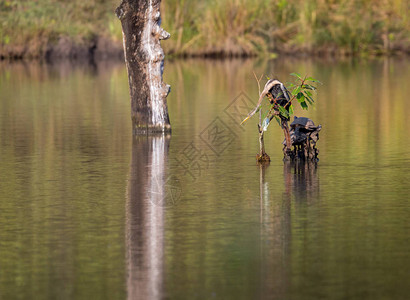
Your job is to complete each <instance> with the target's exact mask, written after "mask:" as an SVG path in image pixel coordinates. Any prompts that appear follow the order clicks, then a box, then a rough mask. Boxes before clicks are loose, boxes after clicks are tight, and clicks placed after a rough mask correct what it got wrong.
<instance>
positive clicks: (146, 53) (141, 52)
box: [115, 0, 171, 134]
mask: <svg viewBox="0 0 410 300" xmlns="http://www.w3.org/2000/svg"><path fill="white" fill-rule="evenodd" d="M160 4H161V0H122V2H121V4H120V5H119V6H118V8H117V9H116V11H115V13H116V15H117V17H118V18H119V19H120V20H121V24H122V33H123V39H124V41H123V42H124V55H125V64H126V67H127V71H128V82H129V87H130V96H131V117H132V125H133V133H134V134H147V133H155V132H170V131H171V125H170V122H169V116H168V107H167V102H166V97H167V95H168V93H169V91H170V86H169V85H167V84H165V83H164V82H163V81H162V73H163V70H164V51H163V50H162V48H161V45H160V40H165V39H168V38H169V37H170V34H169V33H168V32H166V31H165V30H164V29H162V28H161V27H160V25H161V14H160Z"/></svg>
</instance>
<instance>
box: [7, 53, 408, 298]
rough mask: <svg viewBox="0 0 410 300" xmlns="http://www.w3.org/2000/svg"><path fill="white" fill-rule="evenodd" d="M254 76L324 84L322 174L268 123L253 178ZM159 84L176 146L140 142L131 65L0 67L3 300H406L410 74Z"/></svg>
mask: <svg viewBox="0 0 410 300" xmlns="http://www.w3.org/2000/svg"><path fill="white" fill-rule="evenodd" d="M252 71H255V72H256V73H257V74H262V73H264V74H267V75H275V76H277V77H279V78H280V79H281V80H282V81H284V82H286V81H289V80H290V79H291V78H290V76H289V73H291V72H299V73H301V74H309V75H312V76H313V77H315V78H318V79H319V80H321V81H322V82H323V83H324V85H323V86H321V87H320V89H319V93H318V96H317V105H316V108H315V109H314V110H311V111H309V112H306V111H301V110H296V115H297V116H308V117H311V118H312V119H313V120H314V121H315V122H316V123H319V124H322V126H323V130H322V132H321V136H320V140H319V143H318V147H319V149H320V155H319V156H320V162H319V164H318V165H317V166H314V165H290V164H284V163H283V162H282V149H281V148H282V147H281V142H282V139H283V136H282V133H281V131H280V129H279V128H278V126H276V124H273V125H272V126H271V128H270V129H269V131H268V135H267V137H266V147H267V152H268V154H269V155H270V156H271V159H272V162H271V164H270V166H268V167H266V168H262V167H259V166H257V165H256V164H255V155H256V153H257V151H258V141H257V129H256V123H255V122H256V120H251V121H249V123H248V124H247V125H246V126H245V127H244V128H241V127H239V126H238V120H239V119H240V118H241V116H240V113H241V112H242V113H243V112H244V111H248V107H247V106H250V105H251V104H250V103H251V102H252V101H253V102H255V101H256V100H257V99H256V98H257V97H256V95H257V93H258V91H257V85H256V83H255V81H254V79H253V75H252ZM165 73H166V74H165V81H166V82H167V83H169V84H171V85H172V92H171V94H170V95H169V98H168V105H169V110H170V117H171V121H172V126H173V134H172V137H151V138H147V137H137V138H133V137H132V134H131V126H130V105H129V96H128V85H127V75H126V70H125V68H124V66H123V64H121V63H120V64H113V63H104V64H98V65H87V64H82V65H70V64H64V63H62V64H55V65H44V64H38V63H14V64H6V63H2V64H0V299H124V298H128V299H164V298H165V299H319V298H323V299H408V295H409V292H410V291H409V286H410V276H409V268H410V256H409V253H410V240H409V236H410V235H409V234H410V223H409V221H408V219H409V216H410V203H409V199H410V196H409V193H410V185H409V180H410V175H409V174H410V151H409V149H410V134H409V132H410V123H409V116H410V100H409V98H408V95H409V94H410V85H409V81H410V62H409V61H408V60H401V59H395V60H379V61H340V62H334V61H312V60H289V59H278V60H274V61H262V60H261V61H258V60H246V61H239V60H234V61H168V62H167V63H166V68H165ZM235 109H237V111H236V112H239V115H236V114H235Z"/></svg>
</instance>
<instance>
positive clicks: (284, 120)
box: [241, 79, 291, 151]
mask: <svg viewBox="0 0 410 300" xmlns="http://www.w3.org/2000/svg"><path fill="white" fill-rule="evenodd" d="M265 97H268V99H269V102H270V103H271V104H274V110H275V112H276V114H277V115H279V117H280V119H281V126H282V129H283V133H284V135H285V140H286V148H287V151H290V149H291V139H290V134H289V127H288V121H289V116H283V115H282V114H280V113H279V106H282V107H284V108H285V109H286V110H287V111H288V112H289V108H290V104H291V103H290V94H289V91H288V90H287V89H286V87H285V86H284V85H283V83H282V82H280V81H279V80H278V79H269V80H268V81H267V82H266V84H265V87H264V88H263V91H262V93H261V94H260V95H259V100H258V103H257V105H256V107H255V109H254V110H252V111H251V112H250V113H249V114H248V116H247V117H246V118H245V120H243V121H242V123H241V124H243V123H244V122H246V121H247V120H248V119H249V118H250V117H252V116H253V115H254V114H255V113H256V112H257V111H258V109H259V107H260V106H261V104H262V100H263V98H265ZM272 118H273V115H272Z"/></svg>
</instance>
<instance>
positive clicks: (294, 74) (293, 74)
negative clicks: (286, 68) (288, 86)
mask: <svg viewBox="0 0 410 300" xmlns="http://www.w3.org/2000/svg"><path fill="white" fill-rule="evenodd" d="M290 75H291V76H294V77H296V78H299V79H300V80H303V79H302V77H301V76H300V74H298V73H290Z"/></svg>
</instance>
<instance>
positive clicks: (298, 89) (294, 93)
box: [292, 85, 302, 96]
mask: <svg viewBox="0 0 410 300" xmlns="http://www.w3.org/2000/svg"><path fill="white" fill-rule="evenodd" d="M301 89H302V88H301V86H300V85H299V86H298V87H296V88H294V89H293V90H292V95H293V96H295V95H297V94H298V93H299V92H300V90H301Z"/></svg>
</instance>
